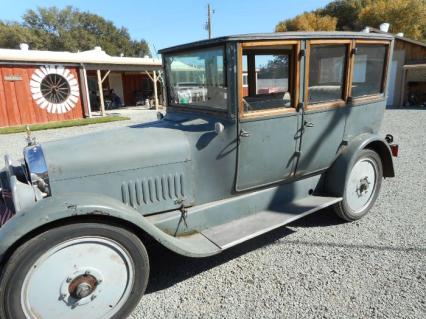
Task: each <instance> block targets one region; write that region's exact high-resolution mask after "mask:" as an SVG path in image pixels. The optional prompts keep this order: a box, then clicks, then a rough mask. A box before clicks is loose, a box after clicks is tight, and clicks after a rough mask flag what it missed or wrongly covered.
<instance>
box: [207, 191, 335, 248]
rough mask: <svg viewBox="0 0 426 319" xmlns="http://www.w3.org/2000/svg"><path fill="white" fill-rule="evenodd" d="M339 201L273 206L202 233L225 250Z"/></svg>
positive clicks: (326, 199) (309, 199)
mask: <svg viewBox="0 0 426 319" xmlns="http://www.w3.org/2000/svg"><path fill="white" fill-rule="evenodd" d="M341 200H342V198H341V197H323V196H309V197H306V198H303V199H300V200H298V201H295V202H292V203H291V204H288V205H286V206H283V207H274V208H272V209H270V210H265V211H261V212H258V213H256V214H253V215H250V216H247V217H243V218H240V219H237V220H233V221H231V222H229V223H226V224H222V225H218V226H215V227H212V228H208V229H205V230H203V231H202V232H201V234H203V235H204V236H205V237H206V238H207V239H209V240H210V241H212V242H213V243H214V244H216V245H217V246H219V247H220V248H221V249H227V248H229V247H232V246H235V245H237V244H239V243H242V242H244V241H246V240H248V239H250V238H253V237H256V236H259V235H261V234H264V233H266V232H268V231H270V230H273V229H275V228H278V227H280V226H283V225H285V224H288V223H291V222H292V221H294V220H296V219H299V218H302V217H303V216H306V215H308V214H310V213H313V212H316V211H318V210H320V209H322V208H325V207H327V206H330V205H332V204H335V203H338V202H340V201H341Z"/></svg>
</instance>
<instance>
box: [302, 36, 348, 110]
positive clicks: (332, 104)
mask: <svg viewBox="0 0 426 319" xmlns="http://www.w3.org/2000/svg"><path fill="white" fill-rule="evenodd" d="M312 45H346V61H345V73H344V78H343V88H342V97H341V99H339V100H333V101H325V102H320V103H314V104H309V71H310V59H311V46H312ZM352 49H353V40H351V39H340V40H335V39H330V40H307V41H306V60H305V99H304V101H305V106H304V108H305V110H307V111H308V110H318V109H333V108H339V107H343V106H346V103H347V101H348V97H349V89H350V83H352V81H351V78H352V64H353V62H352V61H351V59H352V54H351V53H352Z"/></svg>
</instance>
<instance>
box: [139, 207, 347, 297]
mask: <svg viewBox="0 0 426 319" xmlns="http://www.w3.org/2000/svg"><path fill="white" fill-rule="evenodd" d="M341 223H343V222H342V220H341V219H339V218H338V217H337V216H335V214H334V212H333V210H332V209H323V210H321V211H319V212H316V213H315V214H311V215H308V216H306V217H304V218H302V219H299V220H297V221H295V222H293V223H291V224H289V225H287V226H291V227H326V226H331V225H338V224H341ZM294 232H295V231H293V230H291V229H289V228H288V227H286V226H282V227H280V228H277V229H275V230H273V231H271V232H268V233H266V234H263V235H261V236H259V237H256V238H253V239H251V240H249V241H247V242H244V243H242V244H240V245H237V246H235V247H232V248H230V249H228V250H225V251H224V252H223V253H221V254H219V255H215V256H211V257H206V258H189V257H184V256H180V255H178V254H175V253H174V252H172V251H170V250H168V249H166V248H164V247H163V246H161V245H160V244H158V243H156V242H151V243H150V244H149V245H148V246H147V249H148V253H149V257H150V263H151V265H150V267H151V273H150V281H149V284H148V287H147V291H146V294H149V293H153V292H156V291H160V290H163V289H166V288H169V287H171V286H173V285H175V284H177V283H179V282H181V281H184V280H186V279H189V278H191V277H194V276H196V275H198V274H200V273H202V272H204V271H207V270H209V269H212V268H214V267H216V266H219V265H221V264H224V263H226V262H228V261H230V260H232V259H234V258H237V257H240V256H242V255H244V254H246V253H248V252H251V251H254V250H256V249H259V248H262V247H265V246H268V245H271V244H273V243H274V242H276V241H278V240H280V239H282V238H284V237H286V236H288V235H291V234H292V233H294Z"/></svg>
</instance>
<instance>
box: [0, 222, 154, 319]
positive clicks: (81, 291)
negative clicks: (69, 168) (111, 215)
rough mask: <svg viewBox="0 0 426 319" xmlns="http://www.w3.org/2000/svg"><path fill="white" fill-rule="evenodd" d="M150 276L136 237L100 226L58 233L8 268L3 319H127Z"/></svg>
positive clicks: (22, 250) (0, 293)
mask: <svg viewBox="0 0 426 319" xmlns="http://www.w3.org/2000/svg"><path fill="white" fill-rule="evenodd" d="M148 276H149V262H148V254H147V252H146V249H145V247H144V245H143V244H142V242H141V241H140V240H139V238H138V237H137V236H136V235H134V234H133V233H131V232H129V231H127V230H125V229H123V228H120V227H115V226H111V225H105V224H98V223H76V224H70V225H66V226H61V227H57V228H53V229H50V230H48V231H46V232H44V233H42V234H40V235H38V236H36V237H34V238H32V239H31V240H29V241H28V242H26V243H24V244H22V245H21V246H20V247H19V248H18V249H17V250H16V251H15V252H14V253H13V254H12V256H11V257H10V259H9V260H8V262H7V264H6V265H5V268H4V269H3V273H2V278H1V283H0V318H5V319H21V318H22V319H24V318H31V319H32V318H43V319H58V318H60V319H71V318H90V319H109V318H114V319H115V318H117V319H118V318H126V317H127V315H128V314H129V313H130V312H131V311H132V310H133V308H134V307H135V306H136V305H137V303H138V301H139V299H140V298H141V297H142V295H143V293H144V292H145V288H146V285H147V282H148Z"/></svg>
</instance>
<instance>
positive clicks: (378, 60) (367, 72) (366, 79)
mask: <svg viewBox="0 0 426 319" xmlns="http://www.w3.org/2000/svg"><path fill="white" fill-rule="evenodd" d="M386 55H387V46H386V45H382V44H358V45H357V47H356V54H355V63H354V72H353V79H352V96H353V97H360V96H366V95H373V94H380V93H382V92H383V76H384V68H385V61H386Z"/></svg>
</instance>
